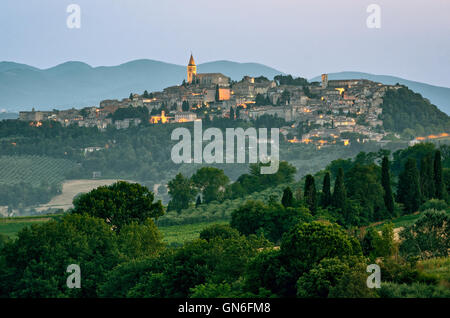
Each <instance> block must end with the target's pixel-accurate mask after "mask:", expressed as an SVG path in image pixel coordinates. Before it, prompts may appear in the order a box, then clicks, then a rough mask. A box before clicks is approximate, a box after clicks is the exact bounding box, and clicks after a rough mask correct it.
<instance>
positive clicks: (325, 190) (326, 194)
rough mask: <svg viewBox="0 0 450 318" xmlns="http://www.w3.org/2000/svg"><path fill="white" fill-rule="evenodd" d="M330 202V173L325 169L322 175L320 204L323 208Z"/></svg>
mask: <svg viewBox="0 0 450 318" xmlns="http://www.w3.org/2000/svg"><path fill="white" fill-rule="evenodd" d="M330 204H331V186H330V173H329V172H328V171H327V172H326V173H325V176H324V177H323V184H322V196H321V200H320V205H321V206H322V207H323V208H326V207H328V206H329V205H330Z"/></svg>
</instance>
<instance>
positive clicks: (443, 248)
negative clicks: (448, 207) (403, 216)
mask: <svg viewBox="0 0 450 318" xmlns="http://www.w3.org/2000/svg"><path fill="white" fill-rule="evenodd" d="M400 238H401V239H402V244H401V245H400V253H401V254H402V255H404V256H406V257H414V256H419V257H420V258H421V259H427V258H434V257H448V256H449V255H450V254H449V250H450V216H449V215H447V214H446V213H445V212H444V211H436V210H427V211H425V212H424V215H423V216H422V217H421V218H420V219H419V220H417V221H416V223H414V224H413V225H410V226H408V227H406V228H405V229H404V230H403V231H401V232H400Z"/></svg>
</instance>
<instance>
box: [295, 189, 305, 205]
mask: <svg viewBox="0 0 450 318" xmlns="http://www.w3.org/2000/svg"><path fill="white" fill-rule="evenodd" d="M302 200H303V195H302V187H298V188H297V190H295V201H297V203H300V202H302Z"/></svg>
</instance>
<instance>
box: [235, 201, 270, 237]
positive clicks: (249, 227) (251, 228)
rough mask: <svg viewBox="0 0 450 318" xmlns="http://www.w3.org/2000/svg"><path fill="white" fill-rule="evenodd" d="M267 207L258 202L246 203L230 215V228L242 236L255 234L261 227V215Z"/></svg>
mask: <svg viewBox="0 0 450 318" xmlns="http://www.w3.org/2000/svg"><path fill="white" fill-rule="evenodd" d="M266 209H267V207H266V206H265V205H264V203H262V202H260V201H251V200H250V201H247V202H245V204H243V205H242V206H240V207H239V208H238V209H237V210H234V211H233V212H232V213H231V222H230V225H231V227H233V228H235V229H237V230H238V231H239V232H240V233H242V234H244V235H250V234H255V233H256V231H257V230H258V229H259V228H261V227H262V226H263V214H264V211H265V210H266Z"/></svg>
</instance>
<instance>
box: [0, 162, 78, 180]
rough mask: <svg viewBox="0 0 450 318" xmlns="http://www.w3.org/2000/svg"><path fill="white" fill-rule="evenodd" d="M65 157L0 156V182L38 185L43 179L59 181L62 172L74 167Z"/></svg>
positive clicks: (62, 178) (62, 175)
mask: <svg viewBox="0 0 450 318" xmlns="http://www.w3.org/2000/svg"><path fill="white" fill-rule="evenodd" d="M74 165H75V164H74V163H73V162H72V161H70V160H66V159H54V158H49V157H40V156H0V184H6V185H10V184H17V183H20V182H24V183H26V184H30V185H32V186H39V185H40V184H41V183H42V182H43V181H44V182H47V183H48V184H56V183H61V182H62V181H63V180H64V174H65V173H66V172H67V171H68V170H70V169H72V168H73V167H74Z"/></svg>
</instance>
